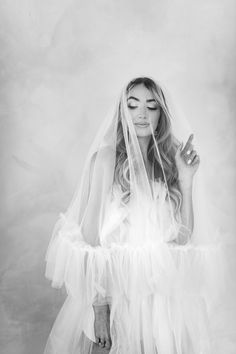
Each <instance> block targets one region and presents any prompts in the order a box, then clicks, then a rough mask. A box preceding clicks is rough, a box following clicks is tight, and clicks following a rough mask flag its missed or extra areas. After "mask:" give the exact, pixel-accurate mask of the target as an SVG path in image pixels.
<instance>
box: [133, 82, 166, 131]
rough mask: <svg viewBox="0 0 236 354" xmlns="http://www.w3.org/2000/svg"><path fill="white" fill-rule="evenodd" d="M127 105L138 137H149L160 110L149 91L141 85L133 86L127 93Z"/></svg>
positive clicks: (158, 117) (154, 127) (157, 120)
mask: <svg viewBox="0 0 236 354" xmlns="http://www.w3.org/2000/svg"><path fill="white" fill-rule="evenodd" d="M127 105H128V109H129V110H130V114H131V117H132V121H133V124H134V127H135V131H136V134H137V136H138V137H144V136H149V135H151V134H152V133H151V132H152V131H151V128H150V124H151V125H152V129H153V131H155V129H156V128H157V125H158V122H159V119H160V115H161V108H160V106H159V104H158V103H157V102H156V101H155V99H154V96H153V94H152V92H151V91H149V90H148V89H147V88H146V87H145V86H144V85H143V84H139V85H136V86H134V87H133V88H132V89H131V90H130V91H129V93H128V97H127Z"/></svg>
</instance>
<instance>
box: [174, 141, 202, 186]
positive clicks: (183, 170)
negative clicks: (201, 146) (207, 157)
mask: <svg viewBox="0 0 236 354" xmlns="http://www.w3.org/2000/svg"><path fill="white" fill-rule="evenodd" d="M192 141H193V134H191V135H190V136H189V138H188V141H187V142H186V144H185V146H184V147H183V143H181V144H180V145H179V147H178V149H177V151H176V154H175V162H176V166H177V169H178V173H179V181H180V183H190V182H192V179H193V176H194V174H195V172H196V171H197V169H198V167H199V164H200V157H199V155H198V154H197V152H196V150H194V149H193V145H192Z"/></svg>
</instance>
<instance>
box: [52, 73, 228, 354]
mask: <svg viewBox="0 0 236 354" xmlns="http://www.w3.org/2000/svg"><path fill="white" fill-rule="evenodd" d="M147 79H148V78H147ZM150 80H151V81H152V85H153V86H152V92H153V95H154V97H155V100H156V101H157V103H158V105H160V107H161V117H160V119H166V120H167V121H168V122H169V123H170V133H171V140H170V141H171V144H172V146H171V147H170V148H171V149H172V150H171V151H172V156H171V155H169V160H170V163H172V164H173V166H174V159H173V153H174V152H175V151H176V149H177V148H178V146H179V144H180V143H181V142H184V143H185V142H186V141H187V139H188V137H189V135H190V134H191V133H194V131H193V130H192V129H191V127H190V124H189V122H188V121H187V120H186V118H185V117H183V116H182V115H180V114H175V112H174V105H173V103H172V101H171V99H170V97H169V96H170V95H169V93H168V92H167V90H166V89H165V93H164V91H163V87H161V85H160V84H159V83H158V82H157V81H156V80H153V79H150ZM132 82H133V81H132V80H131V81H129V82H128V83H126V84H125V85H124V87H123V88H122V90H121V93H120V95H119V97H118V98H117V102H116V103H115V104H114V106H113V107H112V108H111V109H110V110H109V111H108V113H107V115H106V117H105V118H104V119H101V122H102V123H101V125H100V128H99V131H98V132H97V134H96V137H95V138H94V140H93V143H92V145H91V147H90V149H89V151H88V154H87V157H86V160H85V164H84V168H83V172H82V175H81V176H80V178H79V182H78V184H77V186H76V189H75V192H74V195H73V197H72V200H71V202H70V205H69V206H68V207H67V209H66V210H65V211H64V212H63V213H60V214H59V217H58V220H57V222H56V224H55V226H54V229H53V233H52V237H51V240H50V243H49V246H48V249H47V252H46V257H45V260H46V272H45V276H46V277H47V278H48V279H50V280H51V281H52V286H53V287H56V288H60V287H61V286H62V285H63V284H64V285H65V287H66V290H67V293H68V294H69V295H70V296H71V298H74V299H76V303H78V301H80V302H79V303H80V305H81V306H82V307H84V308H88V314H89V315H86V316H87V317H86V318H90V317H89V316H92V312H91V311H92V307H91V306H92V304H93V303H94V301H95V300H96V299H100V300H102V299H104V298H106V299H107V298H109V297H110V296H112V295H111V293H112V291H110V290H109V287H107V274H109V272H107V269H108V268H109V267H110V268H109V269H114V262H116V261H117V262H118V260H117V259H118V258H114V255H113V256H111V254H110V252H109V251H110V250H109V249H107V248H105V247H103V237H104V233H105V230H104V220H105V218H106V210H107V209H106V208H107V205H109V204H108V203H109V201H110V200H112V198H113V195H114V188H115V186H116V187H117V185H118V187H119V190H120V193H121V194H122V202H123V203H124V204H125V205H126V208H128V210H129V205H130V203H132V208H133V209H132V210H137V211H138V214H136V215H142V220H135V222H136V223H137V227H138V230H139V232H138V234H139V235H142V237H146V235H147V232H146V231H145V230H144V229H143V228H145V225H144V223H143V222H142V221H143V220H146V219H148V217H149V216H148V210H147V209H146V208H145V205H146V201H147V202H148V201H150V200H153V191H154V186H153V185H154V183H155V181H156V180H157V179H158V180H159V181H160V182H161V183H162V184H163V186H164V189H165V191H166V203H167V205H168V210H169V213H170V220H171V221H170V224H169V235H170V238H171V239H173V240H174V239H175V238H176V236H177V235H178V233H179V232H184V231H183V230H185V231H186V237H188V242H187V243H186V244H184V245H178V244H173V243H171V242H168V243H166V245H160V249H159V251H158V252H160V254H159V256H158V254H157V259H158V257H159V259H160V260H161V261H163V262H165V261H166V262H167V266H169V265H170V267H171V269H168V271H169V272H170V273H169V274H171V277H170V279H172V280H171V281H170V284H171V286H172V288H174V287H173V283H174V284H175V285H176V287H175V289H176V292H177V293H179V294H187V293H189V292H190V293H200V294H201V295H202V296H204V297H205V299H206V304H207V306H208V310H209V311H211V308H210V307H211V306H212V308H213V306H214V304H216V303H217V301H219V299H220V298H221V297H222V296H223V293H224V292H225V291H227V290H226V287H225V286H224V284H225V281H226V279H225V274H226V273H227V272H226V268H227V266H226V260H225V258H224V256H223V253H222V252H221V241H220V237H219V227H218V225H217V220H216V218H215V216H214V214H213V212H211V210H213V209H212V208H211V207H210V204H211V201H210V200H209V199H208V198H207V193H206V191H205V181H204V171H203V170H202V168H201V163H200V166H199V168H198V170H197V172H196V174H195V175H194V181H193V197H192V198H193V209H194V229H193V232H192V234H191V235H190V236H189V233H188V231H189V230H186V228H184V227H183V225H182V223H181V217H180V215H177V214H176V209H175V203H174V200H173V197H172V196H173V190H172V186H171V180H170V178H169V176H168V174H167V172H166V160H165V159H166V157H165V156H164V155H163V153H162V151H161V149H160V136H159V135H158V127H157V131H156V132H154V131H153V130H152V136H151V141H152V149H153V155H152V156H154V155H155V156H156V161H155V164H154V163H153V165H152V178H151V179H150V178H149V176H148V174H147V171H146V167H145V164H144V161H143V157H142V153H141V150H140V145H139V142H138V138H137V135H136V132H135V127H134V124H133V121H132V117H131V114H130V111H129V109H128V106H127V95H128V89H127V88H128V87H132ZM121 142H122V144H120V143H121ZM194 146H195V147H196V150H197V151H198V152H200V157H201V154H202V153H204V151H202V149H201V146H200V143H199V140H198V137H197V136H196V135H195V140H194ZM121 162H122V163H123V165H122V168H120V169H119V171H117V166H118V165H119V164H120V163H121ZM176 178H178V176H177V177H176ZM119 180H122V181H123V184H122V185H119V183H118V182H117V181H119ZM172 181H173V180H172ZM177 182H178V181H177ZM117 183H118V184H117ZM141 241H142V240H140V239H138V238H137V240H134V243H137V245H138V244H139V243H140V242H141ZM162 250H163V252H165V254H164V255H161V252H162ZM112 257H113V258H112ZM115 257H116V256H115ZM163 264H164V263H163ZM117 266H118V263H117ZM112 267H113V268H112ZM114 279H115V278H113V281H114ZM161 279H162V278H161ZM163 279H164V278H163ZM203 280H204V283H205V284H206V285H204V286H202V282H203ZM161 284H163V287H166V284H165V281H164V280H163V282H162V283H161ZM199 284H201V285H199ZM118 285H119V284H118ZM118 285H117V286H118ZM172 288H171V289H172ZM118 291H119V290H116V291H115V293H117V292H118ZM113 294H114V293H113ZM111 301H112V299H111ZM76 306H77V305H76ZM78 318H79V310H78V314H77V319H78ZM91 318H92V317H91ZM75 320H76V319H75ZM65 323H66V321H65ZM70 326H71V334H70V335H71V336H72V337H71V338H74V337H73V336H74V334H72V331H74V329H73V328H72V325H70ZM63 328H64V327H63ZM63 328H62V327H60V331H61V332H60V336H63V335H64V332H63ZM65 328H66V324H65ZM76 328H77V331H79V329H78V325H77V327H76ZM80 328H81V330H82V328H83V326H82V324H81V327H80ZM56 331H58V327H57V328H56V329H55V330H54V331H53V333H52V334H51V343H54V344H50V345H51V346H52V345H54V346H55V348H56V344H55V343H56V341H57V340H58V339H57V338H59V335H58V333H57V332H56ZM84 331H85V332H86V330H85V329H84ZM73 333H74V332H73ZM77 333H78V332H77ZM87 333H88V337H89V330H88V331H87ZM78 338H79V337H78ZM65 343H67V344H65V348H67V347H66V345H68V346H69V344H68V343H69V339H68V338H66V339H65ZM48 345H49V344H48ZM67 350H68V349H67ZM49 352H50V351H48V352H46V353H49ZM65 352H67V351H65ZM50 353H51V352H50ZM68 353H69V350H68ZM70 353H72V351H70Z"/></svg>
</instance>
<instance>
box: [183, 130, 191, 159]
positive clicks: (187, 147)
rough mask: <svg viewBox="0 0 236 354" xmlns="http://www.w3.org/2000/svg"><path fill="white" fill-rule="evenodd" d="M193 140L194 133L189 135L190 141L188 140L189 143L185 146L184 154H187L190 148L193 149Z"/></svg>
mask: <svg viewBox="0 0 236 354" xmlns="http://www.w3.org/2000/svg"><path fill="white" fill-rule="evenodd" d="M192 141H193V134H191V135H190V136H189V138H188V141H187V143H186V144H185V147H184V148H183V150H182V154H186V152H187V151H188V150H192V149H191V146H192Z"/></svg>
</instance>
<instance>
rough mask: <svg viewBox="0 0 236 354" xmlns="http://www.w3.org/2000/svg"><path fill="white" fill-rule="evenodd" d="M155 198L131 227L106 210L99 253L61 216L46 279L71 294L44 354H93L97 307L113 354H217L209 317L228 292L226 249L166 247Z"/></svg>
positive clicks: (164, 219) (113, 207)
mask: <svg viewBox="0 0 236 354" xmlns="http://www.w3.org/2000/svg"><path fill="white" fill-rule="evenodd" d="M159 197H160V198H159V202H158V201H156V202H155V204H154V205H155V207H154V208H153V207H151V209H148V205H146V206H145V205H143V210H146V212H147V214H146V215H145V214H144V213H143V212H142V213H140V211H138V209H137V210H136V211H135V210H134V209H133V210H132V215H130V217H129V222H127V220H128V219H127V215H128V212H129V213H130V211H131V209H129V210H127V209H124V208H118V205H117V203H112V204H110V205H109V212H108V213H107V219H106V220H105V221H104V227H103V229H102V230H101V235H100V240H101V244H100V245H98V246H96V247H94V246H91V245H89V244H88V243H86V242H85V240H84V238H83V235H82V233H81V230H80V229H79V227H78V225H75V224H74V223H73V222H70V221H68V220H67V219H66V217H65V215H64V214H61V215H60V220H59V224H58V230H59V232H55V237H53V238H52V240H51V242H50V245H49V247H48V250H47V253H46V273H45V276H46V277H47V278H48V279H50V280H51V282H52V286H53V287H55V288H60V287H61V286H62V285H65V288H66V291H67V294H68V295H67V298H66V300H65V302H64V304H63V306H62V308H61V310H60V312H59V314H58V316H57V318H56V321H55V323H54V325H53V327H52V330H51V333H50V335H49V337H48V341H47V344H46V347H45V351H44V354H88V353H91V352H92V348H93V343H94V342H95V333H94V310H93V305H94V304H95V305H97V306H99V305H102V304H108V305H109V307H110V335H111V341H112V347H111V350H110V353H111V354H216V353H217V348H216V347H215V343H216V341H215V336H216V334H215V332H213V328H212V322H211V318H212V317H213V316H214V312H215V311H216V309H217V306H218V305H217V304H219V303H220V301H221V299H222V298H224V297H225V295H224V292H225V291H226V289H227V287H226V285H225V283H227V282H228V280H227V276H228V273H227V265H226V259H225V255H224V252H223V248H222V247H221V245H220V244H212V245H210V244H206V245H194V244H192V243H191V242H189V243H187V244H186V245H177V244H175V243H172V242H168V239H169V240H170V236H171V228H170V227H169V228H168V225H169V224H170V223H169V222H168V212H167V213H166V210H165V209H164V208H163V207H164V205H165V204H164V203H163V201H164V195H163V198H162V197H161V193H159ZM158 203H159V204H158ZM157 214H158V215H159V217H158V223H157V222H156V221H155V220H156V218H155V216H156V215H157ZM147 219H148V220H147ZM132 220H133V221H132ZM142 220H146V221H147V222H146V223H143V222H141V221H142ZM218 353H219V352H218ZM222 354H223V353H222ZM224 354H225V353H224Z"/></svg>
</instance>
